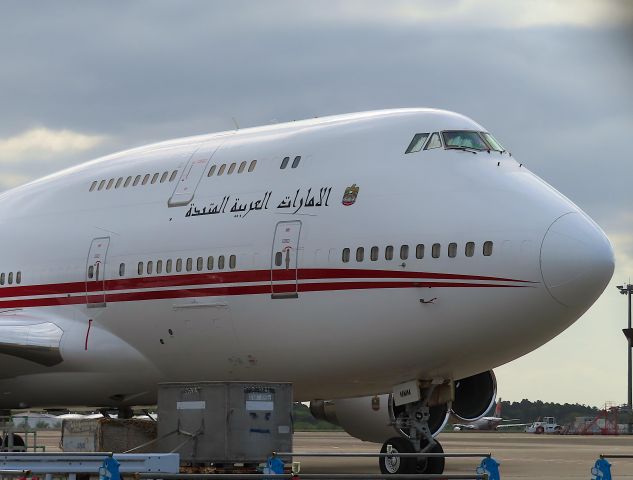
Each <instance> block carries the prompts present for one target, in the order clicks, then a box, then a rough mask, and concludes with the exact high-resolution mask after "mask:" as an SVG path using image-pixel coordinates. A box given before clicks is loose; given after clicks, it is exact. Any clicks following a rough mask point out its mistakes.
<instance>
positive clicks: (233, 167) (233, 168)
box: [226, 163, 235, 175]
mask: <svg viewBox="0 0 633 480" xmlns="http://www.w3.org/2000/svg"><path fill="white" fill-rule="evenodd" d="M234 171H235V163H232V164H231V166H230V167H229V171H228V172H226V174H227V175H231V174H232V173H233V172H234Z"/></svg>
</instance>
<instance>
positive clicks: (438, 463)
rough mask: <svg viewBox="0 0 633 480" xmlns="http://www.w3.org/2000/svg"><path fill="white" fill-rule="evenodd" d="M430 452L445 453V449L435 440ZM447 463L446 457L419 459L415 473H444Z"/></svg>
mask: <svg viewBox="0 0 633 480" xmlns="http://www.w3.org/2000/svg"><path fill="white" fill-rule="evenodd" d="M429 453H444V449H443V448H442V445H441V444H440V442H438V441H437V440H435V445H433V447H432V448H431V450H429ZM445 465H446V458H445V457H427V458H419V459H418V460H417V465H416V470H415V473H427V474H431V473H444V467H445Z"/></svg>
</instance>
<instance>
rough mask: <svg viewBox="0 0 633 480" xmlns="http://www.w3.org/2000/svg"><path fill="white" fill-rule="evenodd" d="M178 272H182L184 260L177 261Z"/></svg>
mask: <svg viewBox="0 0 633 480" xmlns="http://www.w3.org/2000/svg"><path fill="white" fill-rule="evenodd" d="M176 271H177V272H182V258H179V259H177V260H176Z"/></svg>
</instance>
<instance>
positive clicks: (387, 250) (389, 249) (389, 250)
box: [385, 245, 393, 260]
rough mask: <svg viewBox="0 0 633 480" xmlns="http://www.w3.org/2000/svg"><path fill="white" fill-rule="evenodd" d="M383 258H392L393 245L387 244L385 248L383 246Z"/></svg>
mask: <svg viewBox="0 0 633 480" xmlns="http://www.w3.org/2000/svg"><path fill="white" fill-rule="evenodd" d="M385 260H393V246H392V245H388V246H387V248H385Z"/></svg>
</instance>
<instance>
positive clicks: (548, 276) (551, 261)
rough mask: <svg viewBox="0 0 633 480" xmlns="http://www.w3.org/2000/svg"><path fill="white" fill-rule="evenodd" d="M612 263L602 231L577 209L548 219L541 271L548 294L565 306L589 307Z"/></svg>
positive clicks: (608, 276)
mask: <svg viewBox="0 0 633 480" xmlns="http://www.w3.org/2000/svg"><path fill="white" fill-rule="evenodd" d="M614 266H615V263H614V259H613V248H612V247H611V243H610V242H609V239H608V238H607V237H606V235H605V234H604V232H603V231H602V230H601V229H600V228H599V227H598V226H597V225H595V224H594V223H593V222H592V221H590V220H589V219H588V218H586V217H585V216H584V215H582V214H581V213H577V212H570V213H567V214H565V215H563V216H561V217H559V218H558V219H556V220H555V221H554V223H552V225H550V227H549V229H548V230H547V233H546V234H545V237H544V238H543V243H542V245H541V274H542V276H543V282H544V283H545V286H546V287H547V290H548V291H549V293H550V295H551V296H552V297H554V299H555V300H556V301H558V302H559V303H562V304H563V305H565V306H568V307H579V306H583V305H586V306H587V307H589V306H590V305H591V304H592V303H593V302H594V301H595V300H596V299H597V298H598V297H599V296H600V294H601V293H602V292H603V290H604V289H605V287H606V286H607V284H608V283H609V280H611V276H612V275H613V269H614Z"/></svg>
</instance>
